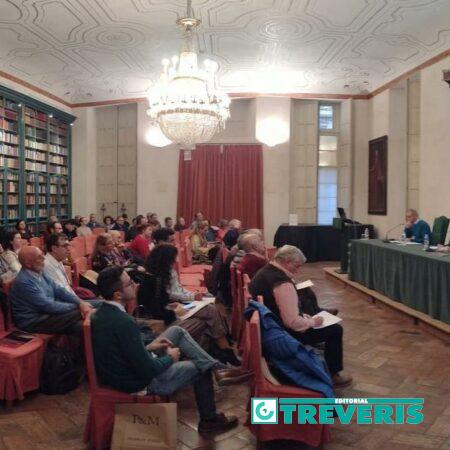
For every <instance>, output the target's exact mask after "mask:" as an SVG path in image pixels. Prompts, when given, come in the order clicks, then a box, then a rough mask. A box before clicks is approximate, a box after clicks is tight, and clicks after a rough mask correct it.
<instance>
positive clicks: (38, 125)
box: [25, 116, 47, 130]
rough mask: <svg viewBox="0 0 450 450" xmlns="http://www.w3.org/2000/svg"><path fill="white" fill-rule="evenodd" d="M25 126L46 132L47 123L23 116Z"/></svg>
mask: <svg viewBox="0 0 450 450" xmlns="http://www.w3.org/2000/svg"><path fill="white" fill-rule="evenodd" d="M25 125H30V126H32V127H36V128H41V129H43V130H47V122H44V121H42V120H39V119H35V118H34V117H30V116H25Z"/></svg>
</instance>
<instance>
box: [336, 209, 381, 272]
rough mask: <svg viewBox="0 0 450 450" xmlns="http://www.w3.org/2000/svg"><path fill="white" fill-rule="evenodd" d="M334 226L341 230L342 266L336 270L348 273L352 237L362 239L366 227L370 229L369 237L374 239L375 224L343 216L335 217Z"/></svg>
mask: <svg viewBox="0 0 450 450" xmlns="http://www.w3.org/2000/svg"><path fill="white" fill-rule="evenodd" d="M333 227H334V228H337V229H338V230H340V232H341V239H340V242H341V267H340V268H339V269H337V270H336V272H337V273H347V271H348V256H349V250H350V249H349V245H350V241H351V240H352V239H361V235H362V234H363V233H364V231H365V230H366V228H367V229H368V230H369V237H370V238H371V239H373V238H374V237H375V231H374V229H373V225H369V224H362V223H359V222H356V221H354V220H351V219H343V218H341V217H335V218H334V219H333Z"/></svg>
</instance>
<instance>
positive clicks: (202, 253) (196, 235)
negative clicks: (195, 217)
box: [189, 221, 211, 263]
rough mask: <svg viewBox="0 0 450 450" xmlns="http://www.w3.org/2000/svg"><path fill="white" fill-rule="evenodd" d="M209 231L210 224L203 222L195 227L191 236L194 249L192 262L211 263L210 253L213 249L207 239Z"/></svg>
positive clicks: (190, 239)
mask: <svg viewBox="0 0 450 450" xmlns="http://www.w3.org/2000/svg"><path fill="white" fill-rule="evenodd" d="M207 230H208V222H205V221H202V222H200V223H199V224H198V225H195V227H194V229H193V231H192V234H191V235H190V236H189V241H190V243H191V249H192V260H193V261H194V262H197V263H211V260H210V259H209V251H210V250H211V247H210V246H209V245H208V241H207V240H206V238H205V234H206V231H207Z"/></svg>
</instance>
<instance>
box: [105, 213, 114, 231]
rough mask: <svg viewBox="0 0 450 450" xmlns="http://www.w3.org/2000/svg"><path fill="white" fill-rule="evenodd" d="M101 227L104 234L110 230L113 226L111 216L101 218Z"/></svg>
mask: <svg viewBox="0 0 450 450" xmlns="http://www.w3.org/2000/svg"><path fill="white" fill-rule="evenodd" d="M103 226H104V228H105V231H106V232H108V231H109V230H111V229H112V227H113V226H114V219H113V218H112V216H105V217H103Z"/></svg>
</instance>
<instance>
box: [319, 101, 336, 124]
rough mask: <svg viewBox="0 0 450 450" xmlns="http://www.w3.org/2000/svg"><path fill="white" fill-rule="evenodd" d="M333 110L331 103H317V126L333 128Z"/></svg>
mask: <svg viewBox="0 0 450 450" xmlns="http://www.w3.org/2000/svg"><path fill="white" fill-rule="evenodd" d="M333 122H334V111H333V106H332V105H319V128H320V129H321V130H332V129H333V128H334V123H333Z"/></svg>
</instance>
